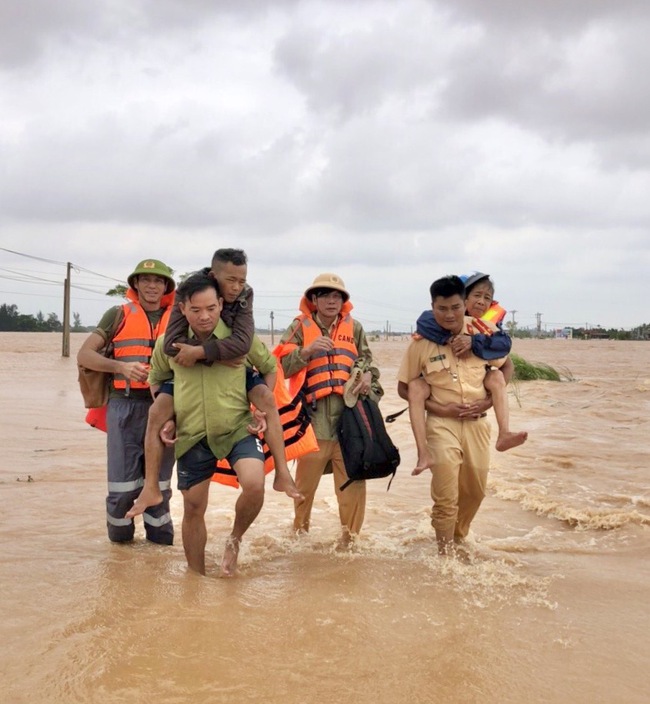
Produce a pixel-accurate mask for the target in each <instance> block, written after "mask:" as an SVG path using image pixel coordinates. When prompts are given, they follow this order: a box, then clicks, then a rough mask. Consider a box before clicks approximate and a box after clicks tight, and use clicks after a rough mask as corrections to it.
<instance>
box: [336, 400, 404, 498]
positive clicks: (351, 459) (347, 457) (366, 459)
mask: <svg viewBox="0 0 650 704" xmlns="http://www.w3.org/2000/svg"><path fill="white" fill-rule="evenodd" d="M336 434H337V436H338V439H339V444H340V445H341V454H342V455H343V461H344V463H345V470H346V472H347V474H348V477H349V479H348V480H347V482H345V483H344V484H343V485H342V486H341V491H343V489H345V488H346V487H347V486H349V485H350V484H351V483H352V482H354V481H359V480H362V479H376V478H378V477H387V476H388V475H389V474H390V475H392V476H391V479H390V482H388V487H387V489H386V491H388V489H390V485H391V482H392V481H393V477H394V476H395V471H396V470H397V467H398V465H399V462H400V457H399V450H398V449H397V448H396V447H395V445H393V441H392V440H391V439H390V436H389V435H388V433H387V432H386V426H385V425H384V420H383V418H382V417H381V413H380V412H379V407H378V406H377V404H376V403H375V402H374V401H371V400H370V399H369V398H363V399H359V401H357V403H356V405H355V406H353V407H352V408H349V407H347V406H346V407H345V410H344V411H343V415H342V416H341V418H340V420H339V423H338V426H337V428H336Z"/></svg>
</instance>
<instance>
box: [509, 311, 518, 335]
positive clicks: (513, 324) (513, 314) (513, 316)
mask: <svg viewBox="0 0 650 704" xmlns="http://www.w3.org/2000/svg"><path fill="white" fill-rule="evenodd" d="M516 312H517V311H516V310H511V311H510V313H511V314H512V332H513V333H514V331H515V328H516V327H517V321H516V320H515V313H516Z"/></svg>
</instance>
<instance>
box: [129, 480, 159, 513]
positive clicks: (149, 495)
mask: <svg viewBox="0 0 650 704" xmlns="http://www.w3.org/2000/svg"><path fill="white" fill-rule="evenodd" d="M162 500H163V496H162V494H161V493H160V489H158V488H157V487H152V488H149V487H146V486H145V487H143V489H142V491H141V492H140V496H138V498H137V499H136V500H135V501H134V502H133V506H132V507H131V508H130V509H129V511H127V513H126V516H125V517H126V518H135V517H136V516H139V515H140V514H142V513H144V512H145V510H146V509H148V508H149V506H157V505H158V504H161V503H162Z"/></svg>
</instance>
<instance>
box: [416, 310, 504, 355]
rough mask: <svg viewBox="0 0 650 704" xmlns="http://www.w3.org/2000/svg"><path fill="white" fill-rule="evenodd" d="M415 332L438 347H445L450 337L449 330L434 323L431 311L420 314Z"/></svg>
mask: <svg viewBox="0 0 650 704" xmlns="http://www.w3.org/2000/svg"><path fill="white" fill-rule="evenodd" d="M415 330H416V332H417V333H418V335H422V337H423V338H424V339H425V340H430V341H431V342H436V343H437V344H439V345H446V344H447V343H448V342H449V338H450V337H451V333H450V332H449V330H445V329H444V328H441V327H440V325H438V323H436V319H435V318H434V317H433V311H432V310H425V311H424V313H422V315H421V316H420V317H419V318H418V320H417V323H416V328H415ZM495 359H496V358H495Z"/></svg>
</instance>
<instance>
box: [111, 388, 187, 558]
mask: <svg viewBox="0 0 650 704" xmlns="http://www.w3.org/2000/svg"><path fill="white" fill-rule="evenodd" d="M150 406H151V401H149V399H139V398H138V399H135V398H112V399H110V400H109V402H108V409H107V413H106V424H107V448H106V449H107V458H108V495H107V497H106V527H107V529H108V537H109V539H110V540H112V541H113V542H117V543H121V542H124V541H128V540H133V536H134V534H135V524H134V521H133V519H132V518H125V517H124V514H125V513H126V512H127V511H128V510H129V509H130V508H131V507H132V506H133V502H134V501H135V500H136V499H137V498H138V496H139V495H140V492H141V491H142V487H143V486H144V435H145V431H146V429H147V417H148V413H149V407H150ZM173 468H174V449H173V448H165V452H164V455H163V461H162V463H161V467H160V481H159V486H160V491H161V492H162V495H163V501H162V503H161V504H158V505H157V506H150V507H149V508H148V509H147V510H146V511H145V512H144V514H143V516H142V517H143V519H144V529H145V532H146V535H147V539H148V540H151V541H152V542H154V543H160V544H162V545H172V543H173V541H174V525H173V523H172V517H171V513H170V511H169V500H170V499H171V495H172V491H171V478H172V470H173Z"/></svg>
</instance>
